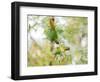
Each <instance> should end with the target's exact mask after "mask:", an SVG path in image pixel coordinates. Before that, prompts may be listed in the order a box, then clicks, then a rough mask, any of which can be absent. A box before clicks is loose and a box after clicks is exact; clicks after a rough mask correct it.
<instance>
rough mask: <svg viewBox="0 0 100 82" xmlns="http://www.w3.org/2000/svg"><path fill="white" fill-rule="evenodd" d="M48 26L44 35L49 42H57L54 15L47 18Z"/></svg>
mask: <svg viewBox="0 0 100 82" xmlns="http://www.w3.org/2000/svg"><path fill="white" fill-rule="evenodd" d="M49 24H50V27H49V28H48V29H47V30H46V36H47V38H48V39H49V40H50V41H51V42H56V43H57V42H58V41H57V40H58V34H57V31H56V29H55V28H56V26H55V20H54V17H50V19H49Z"/></svg>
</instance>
